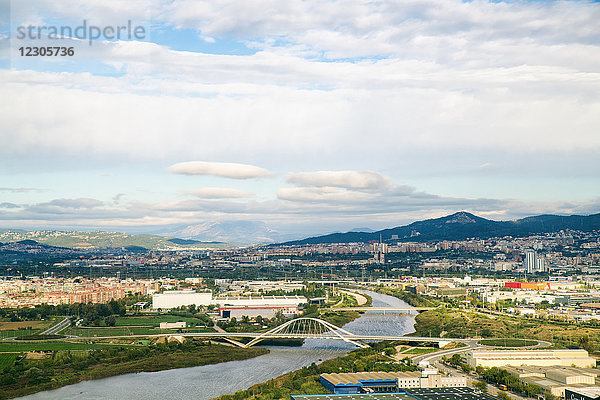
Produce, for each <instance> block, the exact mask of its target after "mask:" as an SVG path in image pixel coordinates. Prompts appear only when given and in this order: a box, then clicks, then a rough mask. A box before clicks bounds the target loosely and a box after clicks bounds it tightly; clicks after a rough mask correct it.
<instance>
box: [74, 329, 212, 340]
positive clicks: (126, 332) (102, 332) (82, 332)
mask: <svg viewBox="0 0 600 400" xmlns="http://www.w3.org/2000/svg"><path fill="white" fill-rule="evenodd" d="M177 331H178V330H177V329H158V328H153V327H150V326H148V327H144V326H130V327H127V326H117V327H114V328H103V327H100V328H79V327H77V328H69V329H67V330H66V331H63V334H65V335H75V336H84V337H94V336H130V335H159V334H162V333H172V334H176V333H177ZM182 331H185V332H213V330H212V329H211V328H182Z"/></svg>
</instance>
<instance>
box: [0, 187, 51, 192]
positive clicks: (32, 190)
mask: <svg viewBox="0 0 600 400" xmlns="http://www.w3.org/2000/svg"><path fill="white" fill-rule="evenodd" d="M40 191H41V189H36V188H10V187H0V192H12V193H27V192H40Z"/></svg>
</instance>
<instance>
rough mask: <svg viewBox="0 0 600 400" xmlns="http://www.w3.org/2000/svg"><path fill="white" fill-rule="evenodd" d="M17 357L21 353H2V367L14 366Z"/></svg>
mask: <svg viewBox="0 0 600 400" xmlns="http://www.w3.org/2000/svg"><path fill="white" fill-rule="evenodd" d="M17 357H19V354H16V353H0V369H2V368H4V367H10V366H12V365H13V364H14V363H15V360H16V359H17Z"/></svg>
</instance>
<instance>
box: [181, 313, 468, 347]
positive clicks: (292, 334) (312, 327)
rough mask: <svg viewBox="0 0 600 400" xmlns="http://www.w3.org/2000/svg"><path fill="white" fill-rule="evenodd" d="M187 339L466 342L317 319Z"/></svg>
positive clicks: (250, 342) (360, 344) (248, 345)
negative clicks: (374, 331)
mask: <svg viewBox="0 0 600 400" xmlns="http://www.w3.org/2000/svg"><path fill="white" fill-rule="evenodd" d="M181 335H183V336H188V337H220V338H223V339H225V340H227V341H229V342H230V343H233V344H235V345H237V346H240V347H244V348H247V347H251V346H254V345H255V344H257V343H259V342H261V341H262V340H265V339H330V340H343V341H344V342H348V343H352V344H353V345H355V346H358V347H363V348H364V347H369V346H368V345H367V344H365V343H363V341H367V342H377V341H382V340H394V341H406V342H434V343H438V345H439V346H440V347H444V346H446V345H447V344H450V342H452V341H458V342H464V343H468V342H470V341H471V340H470V339H448V338H437V337H418V336H374V335H356V334H354V333H351V332H348V331H347V330H345V329H342V328H340V327H338V326H335V325H334V324H332V323H330V322H327V321H323V320H322V319H318V318H308V317H302V318H296V319H292V320H290V321H287V322H285V323H283V324H281V325H279V326H278V327H275V328H273V329H271V330H268V331H266V332H263V333H256V332H248V333H243V332H210V333H184V334H181ZM241 337H246V338H252V340H250V341H249V342H248V343H241V342H238V341H237V340H235V339H233V338H241Z"/></svg>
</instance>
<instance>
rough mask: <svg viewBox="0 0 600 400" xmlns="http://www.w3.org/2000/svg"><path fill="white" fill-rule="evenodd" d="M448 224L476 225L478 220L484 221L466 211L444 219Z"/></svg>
mask: <svg viewBox="0 0 600 400" xmlns="http://www.w3.org/2000/svg"><path fill="white" fill-rule="evenodd" d="M444 219H445V220H446V221H445V222H446V223H447V224H476V223H477V222H478V221H477V220H478V219H483V218H481V217H478V216H476V215H473V214H471V213H468V212H466V211H460V212H457V213H454V214H452V215H449V216H447V217H445V218H444Z"/></svg>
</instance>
